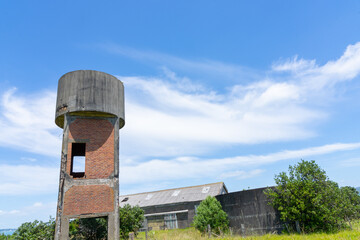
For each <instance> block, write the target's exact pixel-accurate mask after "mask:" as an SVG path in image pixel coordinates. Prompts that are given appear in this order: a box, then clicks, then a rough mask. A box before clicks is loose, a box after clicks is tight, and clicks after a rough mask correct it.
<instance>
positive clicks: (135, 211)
mask: <svg viewBox="0 0 360 240" xmlns="http://www.w3.org/2000/svg"><path fill="white" fill-rule="evenodd" d="M119 211H120V212H119V215H120V238H121V239H126V240H127V239H129V233H130V232H134V233H135V235H137V231H138V230H139V229H140V228H141V226H142V223H143V222H144V210H142V209H141V208H140V207H138V206H135V207H131V206H130V205H129V204H126V205H125V206H124V207H122V208H120V209H119Z"/></svg>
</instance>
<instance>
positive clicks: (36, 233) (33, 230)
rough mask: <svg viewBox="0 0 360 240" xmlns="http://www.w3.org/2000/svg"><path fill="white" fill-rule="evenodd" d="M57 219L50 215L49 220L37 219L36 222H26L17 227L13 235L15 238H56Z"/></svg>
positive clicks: (25, 239)
mask: <svg viewBox="0 0 360 240" xmlns="http://www.w3.org/2000/svg"><path fill="white" fill-rule="evenodd" d="M54 234H55V221H54V219H53V218H51V217H50V220H49V221H48V222H42V221H38V220H35V221H34V222H26V223H23V224H21V226H20V227H19V228H18V229H16V231H15V232H14V234H13V235H12V237H14V239H19V240H20V239H24V240H28V239H49V240H51V239H54Z"/></svg>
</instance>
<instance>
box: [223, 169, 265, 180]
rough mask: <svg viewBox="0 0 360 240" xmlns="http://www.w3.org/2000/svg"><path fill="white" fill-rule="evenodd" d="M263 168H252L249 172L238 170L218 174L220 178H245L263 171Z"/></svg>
mask: <svg viewBox="0 0 360 240" xmlns="http://www.w3.org/2000/svg"><path fill="white" fill-rule="evenodd" d="M264 171H265V170H263V169H254V170H251V171H249V172H246V171H243V170H238V171H232V172H225V173H223V174H221V175H220V176H219V178H220V179H225V178H236V179H246V178H253V177H256V176H258V175H260V174H261V173H263V172H264Z"/></svg>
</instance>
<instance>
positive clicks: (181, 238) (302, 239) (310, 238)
mask: <svg viewBox="0 0 360 240" xmlns="http://www.w3.org/2000/svg"><path fill="white" fill-rule="evenodd" d="M352 225H353V230H350V229H347V230H341V231H339V232H336V233H309V234H297V233H293V234H281V235H279V234H266V235H262V236H245V237H243V236H232V235H230V233H228V234H225V236H222V237H214V236H213V237H212V238H211V239H217V240H318V239H321V240H333V239H336V240H348V239H360V222H359V221H358V220H354V221H352ZM155 239H156V240H169V239H171V240H206V239H209V238H208V236H207V235H206V234H205V235H204V234H201V233H200V232H199V231H197V230H196V229H194V228H187V229H172V230H159V231H149V232H148V240H155ZM137 240H145V233H143V232H141V233H140V234H139V235H138V238H137Z"/></svg>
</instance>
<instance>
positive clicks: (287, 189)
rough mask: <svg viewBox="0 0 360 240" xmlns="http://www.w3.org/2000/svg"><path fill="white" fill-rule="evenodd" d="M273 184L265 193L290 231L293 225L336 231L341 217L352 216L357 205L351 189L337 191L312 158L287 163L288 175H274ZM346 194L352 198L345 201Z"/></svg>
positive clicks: (312, 229)
mask: <svg viewBox="0 0 360 240" xmlns="http://www.w3.org/2000/svg"><path fill="white" fill-rule="evenodd" d="M275 183H276V184H277V186H276V187H275V188H274V189H268V190H266V191H265V194H266V195H267V196H268V197H269V199H270V204H271V205H272V206H273V207H274V208H275V209H277V210H278V211H279V213H280V218H281V220H282V221H284V222H285V223H286V225H287V226H288V230H290V231H291V230H294V229H296V225H297V226H298V227H300V228H301V231H303V232H316V231H335V230H338V229H340V228H342V227H344V226H345V224H344V223H345V221H344V219H346V218H349V219H350V218H351V217H355V215H356V214H355V213H354V211H355V210H354V209H357V208H358V207H359V202H357V201H358V200H356V199H357V198H356V197H355V196H353V192H352V190H349V189H348V188H346V189H343V190H341V189H340V188H339V186H338V185H337V183H335V182H332V181H330V180H329V179H328V177H327V176H326V173H325V171H324V170H322V169H321V168H320V167H319V166H318V165H317V164H316V163H315V161H304V160H301V162H299V163H298V164H296V165H294V166H289V175H287V174H286V173H285V172H281V173H280V174H279V175H275ZM349 196H352V197H353V198H354V200H348V199H347V198H348V197H349ZM345 199H347V200H345ZM350 203H351V204H353V206H351V204H350ZM352 213H354V214H355V215H352ZM350 216H351V217H350ZM356 216H358V215H356Z"/></svg>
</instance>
